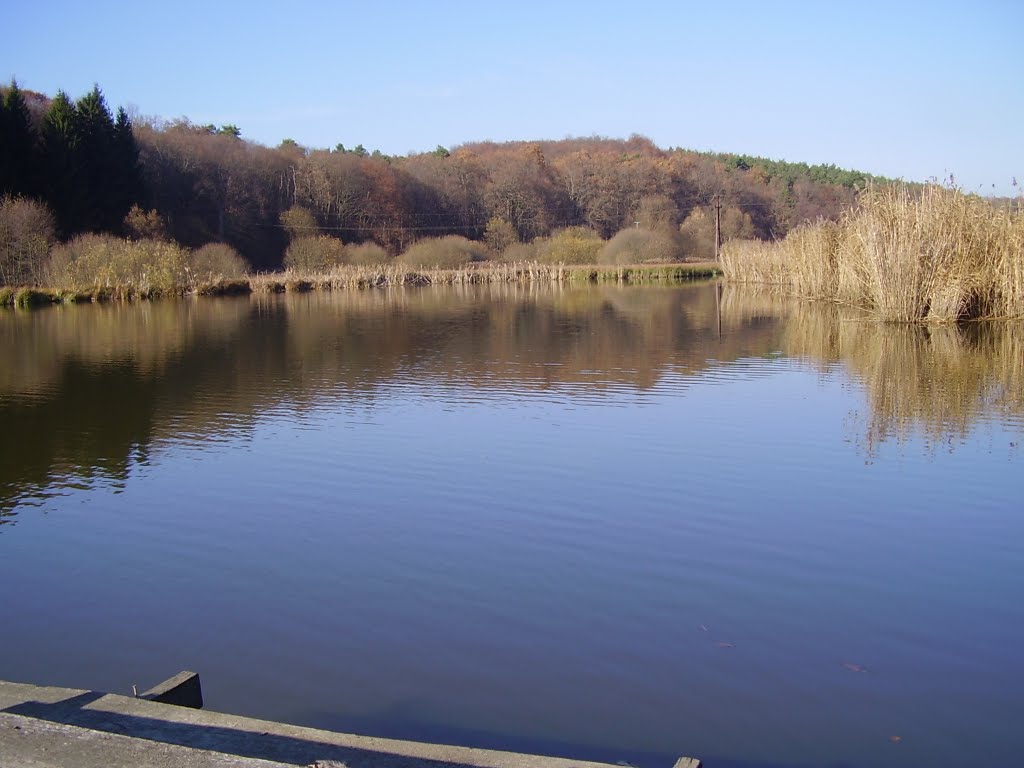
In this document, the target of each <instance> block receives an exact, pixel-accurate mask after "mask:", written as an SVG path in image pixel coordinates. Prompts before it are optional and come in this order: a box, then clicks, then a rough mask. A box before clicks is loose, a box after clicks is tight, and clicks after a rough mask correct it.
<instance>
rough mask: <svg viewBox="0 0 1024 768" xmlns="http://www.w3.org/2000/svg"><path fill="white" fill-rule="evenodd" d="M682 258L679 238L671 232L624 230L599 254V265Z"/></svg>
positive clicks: (662, 261)
mask: <svg viewBox="0 0 1024 768" xmlns="http://www.w3.org/2000/svg"><path fill="white" fill-rule="evenodd" d="M681 256H682V251H681V249H680V244H679V238H678V237H676V236H674V235H673V234H671V233H669V232H664V231H658V232H655V231H652V230H649V229H623V230H622V231H620V232H619V233H618V234H617V235H615V237H613V238H612V239H611V240H609V241H608V242H607V243H606V244H605V246H604V248H602V249H601V253H600V254H598V263H599V264H616V265H621V264H642V263H644V262H654V263H664V262H667V261H677V260H679V258H680V257H681Z"/></svg>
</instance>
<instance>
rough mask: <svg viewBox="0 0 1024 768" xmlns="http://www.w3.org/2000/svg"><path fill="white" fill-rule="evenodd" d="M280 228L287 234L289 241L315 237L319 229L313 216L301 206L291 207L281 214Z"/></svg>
mask: <svg viewBox="0 0 1024 768" xmlns="http://www.w3.org/2000/svg"><path fill="white" fill-rule="evenodd" d="M281 226H283V227H284V228H285V231H286V232H288V239H289V240H291V241H295V240H298V239H300V238H303V237H316V235H317V232H318V231H319V228H318V227H317V224H316V219H315V218H314V217H313V214H312V213H311V212H310V211H309V210H308V209H306V208H303V207H302V206H301V205H293V206H292V207H291V208H289V209H288V210H287V211H285V212H284V213H282V214H281Z"/></svg>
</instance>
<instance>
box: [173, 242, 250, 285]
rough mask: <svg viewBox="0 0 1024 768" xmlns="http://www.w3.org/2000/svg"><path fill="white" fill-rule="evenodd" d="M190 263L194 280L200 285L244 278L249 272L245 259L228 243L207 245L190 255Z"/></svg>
mask: <svg viewBox="0 0 1024 768" xmlns="http://www.w3.org/2000/svg"><path fill="white" fill-rule="evenodd" d="M188 261H189V270H190V272H191V273H192V279H193V280H194V281H195V282H196V283H198V284H202V283H215V282H217V281H218V280H221V279H224V278H228V279H231V278H238V277H244V276H245V275H246V274H247V273H248V272H249V265H248V264H247V263H246V261H245V259H243V258H242V257H241V255H240V254H239V253H238V251H236V250H235V249H234V248H232V247H231V246H230V245H228V244H227V243H207V244H206V245H204V246H203V247H202V248H200V249H199V250H197V251H193V252H192V253H191V254H189V260H188Z"/></svg>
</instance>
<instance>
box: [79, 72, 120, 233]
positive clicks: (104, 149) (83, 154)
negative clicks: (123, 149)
mask: <svg viewBox="0 0 1024 768" xmlns="http://www.w3.org/2000/svg"><path fill="white" fill-rule="evenodd" d="M74 123H75V137H76V139H77V142H76V145H75V150H74V153H73V155H72V157H73V159H74V165H75V167H76V170H77V173H78V174H79V180H80V185H79V187H78V193H79V199H78V201H77V212H76V219H77V220H76V221H75V222H74V226H75V229H76V231H80V230H88V231H103V230H110V229H115V228H117V227H118V226H119V225H120V223H121V220H122V219H123V218H124V214H125V213H127V212H128V210H127V208H126V209H125V210H124V211H122V212H121V214H120V216H116V211H114V210H113V209H114V207H115V206H114V205H113V203H112V197H113V196H114V195H113V189H112V187H113V185H112V181H113V174H112V172H113V170H114V167H115V165H116V163H115V161H114V119H113V117H112V116H111V114H110V110H109V109H108V108H107V101H106V99H104V98H103V93H102V91H100V87H99V86H98V85H96V86H93V89H92V91H90V92H89V93H87V94H86V95H85V96H83V97H82V98H80V99H79V100H78V102H77V103H76V104H75V121H74ZM112 219H113V221H111V220H112Z"/></svg>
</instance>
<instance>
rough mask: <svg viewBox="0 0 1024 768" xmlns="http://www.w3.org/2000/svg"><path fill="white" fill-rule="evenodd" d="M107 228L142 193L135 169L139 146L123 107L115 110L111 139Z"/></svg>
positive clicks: (112, 227)
mask: <svg viewBox="0 0 1024 768" xmlns="http://www.w3.org/2000/svg"><path fill="white" fill-rule="evenodd" d="M111 161H112V168H111V182H112V184H111V186H112V189H111V196H110V216H109V219H110V220H111V221H113V225H112V226H111V227H110V228H111V229H116V228H118V227H119V226H120V224H121V222H122V221H124V217H125V216H127V215H128V211H129V210H130V209H131V207H132V205H134V204H135V203H137V202H139V198H140V197H141V192H142V175H141V173H140V172H139V147H138V144H136V143H135V133H134V131H133V130H132V122H131V120H130V119H129V118H128V113H127V112H125V111H124V108H123V107H119V108H118V110H117V120H116V122H115V123H114V138H113V146H112V154H111Z"/></svg>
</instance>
